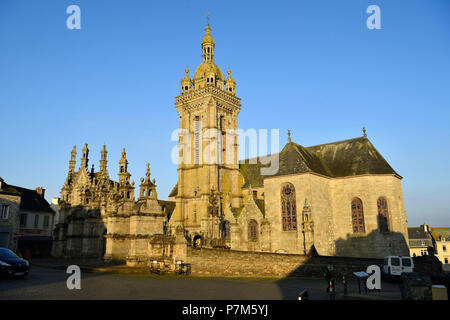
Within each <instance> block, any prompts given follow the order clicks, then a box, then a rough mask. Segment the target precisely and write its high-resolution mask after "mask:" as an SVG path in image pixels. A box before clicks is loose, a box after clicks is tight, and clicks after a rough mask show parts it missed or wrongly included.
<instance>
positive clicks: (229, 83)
mask: <svg viewBox="0 0 450 320" xmlns="http://www.w3.org/2000/svg"><path fill="white" fill-rule="evenodd" d="M227 73H228V78H227V80H226V81H225V91H226V92H228V93H231V94H233V95H236V81H234V80H233V78H232V77H231V70H230V68H229V67H228V71H227Z"/></svg>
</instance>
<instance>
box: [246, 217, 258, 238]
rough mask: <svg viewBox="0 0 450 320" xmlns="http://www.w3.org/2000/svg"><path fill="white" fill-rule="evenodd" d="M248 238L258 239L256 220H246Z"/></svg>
mask: <svg viewBox="0 0 450 320" xmlns="http://www.w3.org/2000/svg"><path fill="white" fill-rule="evenodd" d="M248 240H250V241H256V240H258V222H256V220H253V219H252V220H250V221H249V222H248Z"/></svg>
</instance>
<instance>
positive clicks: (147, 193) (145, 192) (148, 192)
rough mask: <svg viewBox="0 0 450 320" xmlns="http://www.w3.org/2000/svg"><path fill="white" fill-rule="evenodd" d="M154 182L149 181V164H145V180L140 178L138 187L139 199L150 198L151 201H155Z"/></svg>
mask: <svg viewBox="0 0 450 320" xmlns="http://www.w3.org/2000/svg"><path fill="white" fill-rule="evenodd" d="M155 182H156V180H155V179H153V182H152V181H150V163H147V172H146V173H145V179H144V178H141V185H140V189H141V190H140V196H139V197H140V198H146V197H151V198H152V199H157V194H156V185H155Z"/></svg>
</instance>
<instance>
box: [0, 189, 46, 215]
mask: <svg viewBox="0 0 450 320" xmlns="http://www.w3.org/2000/svg"><path fill="white" fill-rule="evenodd" d="M0 192H4V193H8V194H15V195H18V196H20V197H21V200H20V210H27V211H38V212H50V213H55V211H53V209H52V208H51V207H50V204H49V203H48V202H47V200H45V198H44V197H43V196H41V195H40V194H39V193H37V192H36V190H31V189H26V188H22V187H17V186H13V185H8V184H6V183H5V182H3V183H2V189H1V190H0Z"/></svg>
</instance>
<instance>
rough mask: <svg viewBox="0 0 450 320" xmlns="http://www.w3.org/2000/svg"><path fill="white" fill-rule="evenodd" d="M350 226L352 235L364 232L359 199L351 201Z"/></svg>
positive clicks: (361, 207) (362, 213) (362, 214)
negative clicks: (351, 226)
mask: <svg viewBox="0 0 450 320" xmlns="http://www.w3.org/2000/svg"><path fill="white" fill-rule="evenodd" d="M352 225H353V233H364V232H365V227H364V211H363V205H362V201H361V199H359V198H355V199H353V201H352Z"/></svg>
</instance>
